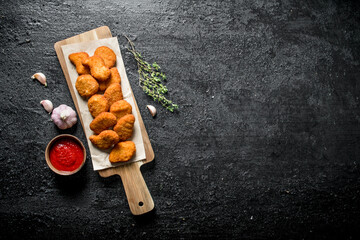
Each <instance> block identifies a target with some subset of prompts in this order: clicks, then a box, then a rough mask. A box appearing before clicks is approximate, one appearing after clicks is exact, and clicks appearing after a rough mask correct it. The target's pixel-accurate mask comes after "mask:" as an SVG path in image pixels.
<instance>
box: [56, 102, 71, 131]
mask: <svg viewBox="0 0 360 240" xmlns="http://www.w3.org/2000/svg"><path fill="white" fill-rule="evenodd" d="M51 119H52V120H53V122H54V123H55V125H56V126H57V127H58V128H60V129H63V130H64V129H68V128H71V127H72V126H74V124H75V123H76V122H77V118H76V112H75V111H74V110H73V109H72V108H71V107H69V106H67V105H65V104H61V105H60V106H58V107H57V108H55V109H54V110H53V112H52V114H51Z"/></svg>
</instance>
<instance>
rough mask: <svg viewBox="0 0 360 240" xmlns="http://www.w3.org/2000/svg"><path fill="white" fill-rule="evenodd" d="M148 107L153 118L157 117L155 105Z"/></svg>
mask: <svg viewBox="0 0 360 240" xmlns="http://www.w3.org/2000/svg"><path fill="white" fill-rule="evenodd" d="M146 107H147V108H148V109H149V111H150V114H151V116H153V117H155V115H156V108H155V107H154V106H153V105H146Z"/></svg>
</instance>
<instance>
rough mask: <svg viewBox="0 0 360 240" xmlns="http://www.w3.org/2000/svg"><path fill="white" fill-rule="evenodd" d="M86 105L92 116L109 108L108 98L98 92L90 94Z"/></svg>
mask: <svg viewBox="0 0 360 240" xmlns="http://www.w3.org/2000/svg"><path fill="white" fill-rule="evenodd" d="M88 107H89V112H90V113H91V116H93V117H94V118H95V117H97V116H98V115H99V114H100V113H102V112H107V111H108V110H109V103H108V100H107V99H106V98H105V97H104V96H103V95H100V94H95V95H92V96H91V98H89V100H88Z"/></svg>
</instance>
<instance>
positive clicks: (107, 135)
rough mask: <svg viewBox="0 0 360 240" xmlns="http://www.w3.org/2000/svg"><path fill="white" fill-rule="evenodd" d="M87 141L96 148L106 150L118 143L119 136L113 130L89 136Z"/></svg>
mask: <svg viewBox="0 0 360 240" xmlns="http://www.w3.org/2000/svg"><path fill="white" fill-rule="evenodd" d="M89 139H90V141H91V142H92V144H94V145H95V146H96V147H98V148H100V149H107V148H110V147H111V146H112V145H114V144H117V143H118V142H119V135H118V134H117V133H116V132H114V131H113V130H105V131H102V132H101V133H100V134H99V135H92V136H90V137H89Z"/></svg>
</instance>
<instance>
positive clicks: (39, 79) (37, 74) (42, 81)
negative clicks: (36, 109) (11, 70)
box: [31, 73, 47, 87]
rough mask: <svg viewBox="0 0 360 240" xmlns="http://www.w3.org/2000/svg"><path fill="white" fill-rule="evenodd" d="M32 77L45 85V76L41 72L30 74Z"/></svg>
mask: <svg viewBox="0 0 360 240" xmlns="http://www.w3.org/2000/svg"><path fill="white" fill-rule="evenodd" d="M31 78H32V79H35V78H36V79H37V80H38V81H39V82H40V83H42V84H43V85H44V86H45V87H46V86H47V82H46V76H45V75H44V74H43V73H35V74H34V75H32V76H31Z"/></svg>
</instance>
